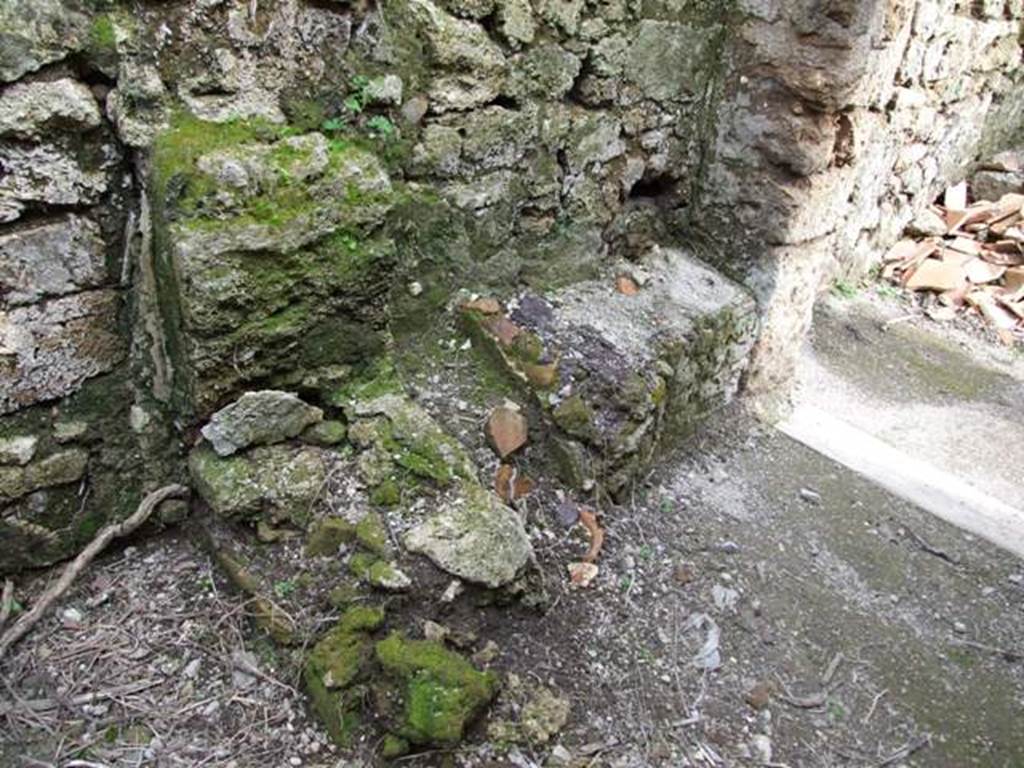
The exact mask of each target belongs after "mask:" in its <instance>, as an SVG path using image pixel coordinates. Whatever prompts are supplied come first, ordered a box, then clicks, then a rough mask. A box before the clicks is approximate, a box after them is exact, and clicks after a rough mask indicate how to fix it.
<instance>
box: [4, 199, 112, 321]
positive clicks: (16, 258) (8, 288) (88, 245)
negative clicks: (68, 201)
mask: <svg viewBox="0 0 1024 768" xmlns="http://www.w3.org/2000/svg"><path fill="white" fill-rule="evenodd" d="M104 251H105V249H104V244H103V240H102V238H101V236H100V231H99V227H98V226H97V225H96V224H95V223H94V222H92V221H91V220H89V219H86V218H83V217H81V216H75V215H68V216H64V217H61V218H58V219H49V220H46V221H45V222H44V223H41V224H35V225H33V226H30V227H24V228H20V229H11V230H7V231H6V232H4V233H3V234H0V284H2V285H3V286H4V293H3V296H2V298H0V306H3V305H4V304H6V305H7V306H8V307H11V306H18V305H22V304H32V303H35V302H37V301H39V300H40V299H43V298H49V297H53V296H63V295H65V294H68V293H75V292H77V291H81V290H83V289H86V288H99V287H101V286H102V284H103V283H104V282H105V281H106V279H107V270H106V264H105V252H104Z"/></svg>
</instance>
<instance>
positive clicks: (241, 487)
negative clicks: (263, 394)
mask: <svg viewBox="0 0 1024 768" xmlns="http://www.w3.org/2000/svg"><path fill="white" fill-rule="evenodd" d="M188 466H189V472H190V474H191V477H192V482H193V484H194V487H195V489H196V491H197V492H198V493H199V495H200V496H202V498H203V500H204V501H205V502H206V503H207V504H209V505H210V509H212V510H213V511H214V512H215V513H216V514H218V515H221V516H223V517H226V518H236V519H240V520H249V521H256V520H259V519H262V520H264V521H266V522H270V523H283V522H287V523H291V524H293V525H297V526H299V527H304V526H305V525H306V523H307V522H308V521H309V517H310V514H311V512H312V508H313V504H314V502H315V501H316V498H317V496H318V495H319V493H320V491H321V490H322V488H323V484H324V480H325V478H326V476H327V470H326V468H325V462H324V459H323V458H322V456H321V453H320V450H319V449H318V448H313V447H310V446H300V447H291V446H289V445H283V444H281V445H271V446H261V447H257V448H253V449H252V450H249V451H246V452H245V453H241V454H238V455H235V456H229V457H226V458H222V457H220V456H217V454H216V453H214V451H213V450H212V449H211V448H209V447H208V446H202V447H200V448H196V449H195V450H193V451H192V453H190V454H189V458H188Z"/></svg>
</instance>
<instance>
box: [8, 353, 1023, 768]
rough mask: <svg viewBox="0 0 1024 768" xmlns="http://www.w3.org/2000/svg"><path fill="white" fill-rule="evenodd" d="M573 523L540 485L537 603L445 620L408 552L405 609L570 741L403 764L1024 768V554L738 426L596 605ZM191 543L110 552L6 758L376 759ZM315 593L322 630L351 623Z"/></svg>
mask: <svg viewBox="0 0 1024 768" xmlns="http://www.w3.org/2000/svg"><path fill="white" fill-rule="evenodd" d="M832 338H839V337H832ZM869 341H870V340H869ZM855 343H856V340H855ZM855 343H853V344H854V348H856V346H855ZM434 375H436V374H434ZM426 381H427V382H428V384H425V385H424V386H423V391H422V392H421V393H420V397H421V401H422V402H424V403H427V404H429V403H430V402H431V399H432V398H433V399H435V400H438V401H443V402H444V404H445V405H446V407H447V408H448V409H449V411H450V413H449V417H450V418H449V419H448V420H447V421H446V423H448V424H459V423H464V424H465V425H466V427H467V429H469V430H476V429H477V426H478V425H479V420H480V417H481V414H482V413H484V412H485V405H484V404H480V403H476V404H474V402H473V401H472V399H471V398H470V399H469V400H468V401H466V402H462V401H460V399H459V398H458V397H456V396H454V395H452V394H451V393H445V392H444V391H443V389H442V388H440V387H435V388H434V390H433V391H432V390H431V388H430V386H429V381H430V378H429V376H428V377H427V379H426ZM435 384H437V381H435ZM467 397H469V396H467ZM471 447H475V448H476V449H478V450H477V453H476V455H477V456H479V457H481V458H482V457H483V452H482V451H480V450H479V448H480V446H479V445H477V446H471ZM554 506H555V501H554V498H553V494H552V489H551V488H546V487H542V488H541V489H540V491H538V492H537V493H535V494H533V495H531V496H530V497H528V499H527V501H526V503H525V504H524V507H523V513H524V514H525V515H526V517H527V522H528V525H529V528H530V530H531V533H532V535H533V537H534V545H535V549H536V551H537V555H538V566H539V573H538V574H535V575H534V576H532V577H531V579H530V583H531V584H532V585H534V587H533V588H534V589H536V590H537V591H538V592H542V593H543V594H544V599H543V600H542V601H540V607H539V608H527V607H524V606H523V605H522V604H521V603H517V602H515V601H502V602H501V603H500V604H499V603H496V602H495V601H494V600H491V599H486V597H485V595H484V594H483V593H482V592H480V591H475V590H467V592H466V593H465V594H463V595H462V596H461V597H459V598H458V599H457V600H456V601H455V602H453V603H445V602H443V601H442V600H441V599H440V595H441V592H442V591H443V589H444V587H445V585H446V584H447V580H446V579H444V578H440V577H439V576H437V575H435V576H434V577H433V580H431V577H429V576H425V575H423V574H421V573H420V571H419V570H418V569H420V568H426V569H428V570H430V569H429V567H427V566H425V565H424V564H423V563H419V564H416V563H411V562H407V561H402V563H401V565H402V566H403V568H407V567H408V568H409V569H410V570H409V573H410V574H411V575H413V576H414V578H416V579H417V580H425V583H427V584H428V585H429V588H430V589H432V590H433V591H434V592H436V593H437V599H436V600H418V601H415V602H414V601H411V600H409V599H407V598H402V597H397V598H394V599H393V602H394V605H395V608H396V610H394V611H392V610H391V607H390V605H389V616H390V615H392V614H395V615H399V616H401V621H402V622H404V624H405V628H406V629H408V630H409V631H410V632H411V633H414V634H415V633H418V632H420V631H421V629H420V628H421V626H422V621H424V620H426V619H430V620H433V621H435V622H438V623H440V624H443V625H445V626H447V627H449V628H451V629H452V630H453V632H456V633H458V634H459V636H460V637H461V638H463V640H462V642H463V645H464V647H465V649H466V652H467V653H470V652H474V651H480V650H482V649H484V648H485V647H486V645H487V643H488V642H489V641H493V642H494V643H496V644H497V646H498V654H497V656H496V657H495V658H494V659H493V660H492V661H490V662H487V663H489V664H490V665H491V666H492V668H494V669H496V670H499V671H501V672H509V671H512V672H515V673H517V674H518V675H520V676H521V677H524V678H526V679H528V680H533V681H536V682H539V683H542V684H544V685H547V686H549V687H551V688H553V689H556V690H558V691H560V692H561V693H562V694H563V695H565V696H566V697H568V699H569V700H570V701H571V705H572V709H571V714H570V718H569V721H568V723H567V725H566V727H565V728H564V729H563V731H562V732H561V733H560V734H559V735H558V736H556V737H555V738H554V739H553V740H552V741H551V742H550V743H549V744H548V745H546V746H545V747H543V748H536V749H528V748H525V747H515V748H512V749H511V750H507V751H503V750H500V749H499V748H498V745H496V744H495V743H493V742H492V741H489V740H488V739H487V737H486V734H485V732H484V730H483V726H481V727H480V728H479V729H478V730H477V731H476V732H474V733H473V734H471V737H470V738H469V740H468V741H467V743H466V744H465V745H464V746H463V747H461V748H460V749H458V750H454V751H435V752H430V753H426V754H421V755H411V756H407V757H405V758H402V759H401V760H400V762H399V763H398V764H399V765H409V766H416V765H422V766H428V765H429V766H433V765H437V766H448V765H452V766H489V767H490V768H498V767H499V766H517V767H518V768H530V767H531V766H541V765H551V766H554V765H563V766H564V765H572V766H578V767H579V768H582V767H583V766H587V767H594V768H597V767H598V766H608V768H613V767H614V768H633V767H636V768H639V767H641V766H666V767H667V766H672V767H676V766H691V765H692V766H755V765H762V766H764V765H768V766H791V768H796V767H797V766H806V767H808V768H828V767H831V766H857V767H858V768H860V767H864V768H867V767H868V766H876V767H881V766H936V767H938V768H945V767H953V766H957V767H959V766H986V767H988V766H996V767H1007V768H1009V767H1019V766H1022V765H1024V727H1022V723H1024V561H1021V560H1020V559H1017V558H1014V557H1012V556H1010V555H1008V554H1006V553H1004V552H1002V551H1001V550H999V549H998V548H996V547H995V546H993V545H991V544H989V543H987V542H985V541H983V540H981V539H978V538H976V537H973V536H971V535H969V534H966V533H964V532H962V531H960V530H959V529H956V528H953V527H952V526H950V525H947V524H945V523H943V522H941V521H939V520H938V519H936V518H934V517H932V516H931V515H928V514H926V513H924V512H922V511H920V510H919V509H918V508H916V507H914V506H912V505H910V504H908V503H906V502H903V501H901V500H899V499H897V498H896V497H894V496H892V495H890V494H889V493H887V492H885V491H884V490H881V489H880V488H879V487H878V486H876V485H874V484H872V483H871V482H869V481H867V480H865V479H863V478H861V477H859V476H858V475H856V474H854V473H852V472H851V471H849V470H847V469H845V468H843V467H841V466H839V465H837V464H835V463H833V462H831V461H830V460H828V459H826V458H824V457H822V456H820V455H819V454H817V453H814V452H813V451H811V450H809V449H807V448H805V447H803V446H802V445H800V444H798V443H796V442H794V441H792V440H791V439H789V438H788V437H786V436H784V435H782V434H781V433H779V432H777V431H775V430H771V429H767V428H765V427H763V426H760V425H758V424H756V423H753V422H751V421H748V420H747V419H746V417H744V416H743V415H742V414H741V413H739V412H737V411H735V410H732V411H728V412H724V413H720V414H718V415H717V416H716V417H715V418H713V419H712V420H711V421H710V422H709V423H708V424H707V425H706V426H705V428H704V429H703V430H702V431H701V433H700V434H699V435H697V436H696V437H695V438H694V439H693V440H692V441H690V442H689V443H688V445H687V446H686V448H685V449H684V450H682V451H680V452H679V453H677V454H676V455H673V456H669V457H666V458H665V459H664V460H663V462H662V463H661V464H660V465H659V466H658V467H657V468H656V470H655V471H654V472H653V473H652V474H651V475H650V477H649V478H648V479H647V481H646V482H645V483H644V484H643V485H641V486H639V487H637V488H636V489H635V491H634V493H633V494H632V498H631V499H630V500H629V503H627V504H624V505H622V506H618V507H608V508H605V509H602V510H601V514H602V521H603V524H604V526H605V528H606V531H607V539H606V543H605V548H604V551H603V553H602V556H601V559H600V561H599V566H600V572H599V574H598V576H597V577H596V579H595V581H594V583H593V585H592V586H591V587H590V588H588V589H572V588H570V587H569V586H568V584H567V579H566V575H565V569H566V565H567V564H568V563H569V562H571V561H573V560H577V559H579V557H580V556H581V555H582V553H583V552H584V551H585V549H586V546H587V543H586V539H585V537H584V535H583V534H582V532H581V530H580V529H579V527H577V528H574V529H572V530H569V531H566V530H565V529H564V528H562V527H561V526H560V525H559V524H558V523H557V521H556V520H555V514H554ZM195 525H196V524H195V521H193V520H187V521H185V522H183V523H182V524H180V525H179V526H178V527H177V528H176V529H174V530H171V531H167V532H165V533H163V534H160V535H158V536H154V537H148V538H140V539H138V540H136V541H133V542H129V543H128V545H127V546H123V545H122V546H120V547H118V548H116V549H113V550H112V551H110V552H108V553H107V554H106V555H105V556H104V557H103V558H102V559H100V560H99V561H97V562H96V563H95V564H94V565H93V567H92V568H91V569H90V570H89V571H88V572H87V574H86V575H85V576H84V577H83V578H82V579H81V580H80V581H79V582H78V583H76V585H75V586H74V587H73V588H72V590H71V591H70V592H69V593H68V594H67V596H66V597H65V598H64V599H63V600H62V601H61V602H60V604H59V605H58V606H57V607H56V609H55V610H54V611H53V612H52V613H51V615H50V616H49V617H47V618H46V619H44V620H43V621H42V622H41V624H40V625H39V626H38V627H37V629H36V630H35V632H34V633H33V635H32V636H31V637H30V638H29V640H28V641H26V642H24V643H22V644H21V645H20V646H18V648H17V649H16V652H14V653H13V654H12V655H11V656H10V657H9V658H8V659H6V660H5V661H4V662H3V665H2V666H0V676H2V680H3V683H2V685H3V689H2V690H0V765H4V766H7V765H10V766H66V767H67V768H73V767H75V766H80V767H81V768H96V766H143V765H147V766H148V765H158V766H237V767H238V768H247V767H248V766H268V767H269V766H289V765H293V766H338V767H339V768H340V767H341V766H360V765H370V764H372V758H371V755H372V753H373V751H374V749H375V747H376V746H377V745H376V744H374V743H370V742H368V741H364V742H361V743H359V744H357V745H355V748H354V749H353V750H351V751H350V752H348V753H344V754H343V753H341V752H339V751H337V750H336V749H335V748H334V747H333V746H332V745H330V744H329V741H328V739H327V737H326V734H325V733H324V732H323V731H322V729H321V728H320V727H319V726H318V725H317V724H316V722H315V721H314V720H313V719H312V718H311V716H310V715H309V714H308V712H307V710H306V707H305V701H304V697H303V694H302V693H301V692H300V690H299V689H298V688H299V680H298V677H297V675H296V668H295V665H294V663H292V661H291V660H290V659H289V658H288V657H287V656H286V655H282V654H281V652H280V651H279V650H275V649H274V646H273V644H272V643H271V642H270V641H269V640H268V639H267V637H266V636H265V635H264V634H263V633H262V632H261V631H260V630H258V629H256V628H255V627H254V626H253V625H252V623H251V622H250V621H249V619H248V618H247V616H246V614H247V612H248V611H249V610H250V609H251V607H252V603H251V600H248V599H247V598H246V596H244V595H239V594H238V593H237V592H235V591H233V590H232V589H231V588H230V587H229V586H228V584H227V583H226V581H225V580H224V578H223V577H222V575H221V573H220V572H219V570H218V569H217V568H216V566H214V565H213V564H212V563H211V560H210V558H209V556H208V554H207V551H206V550H205V549H204V548H203V547H202V546H200V544H199V541H198V536H197V535H196V530H195ZM279 546H280V547H284V548H285V549H282V550H280V551H282V552H287V551H288V550H287V547H288V546H290V545H289V544H288V543H287V542H285V543H282V544H281V545H279ZM283 561H287V558H284V559H283ZM319 576H321V577H322V576H323V574H319ZM54 577H55V573H54V572H45V573H38V574H33V575H30V576H26V577H24V578H22V579H20V580H19V583H18V595H19V597H20V598H21V599H23V600H26V601H28V600H30V599H31V597H32V596H33V595H34V594H38V593H39V592H40V591H41V590H42V589H43V588H44V587H45V585H46V583H47V582H48V581H49V580H50V579H52V578H54ZM271 578H273V579H276V580H275V582H274V583H275V589H277V586H276V585H289V584H292V583H294V582H293V580H291V579H284V578H281V577H280V576H279V575H278V576H272V577H271ZM320 583H323V578H320ZM435 585H436V586H435ZM286 589H288V590H290V589H291V587H284V586H282V587H281V588H280V590H279V591H281V592H284V591H286ZM278 596H279V597H280V598H282V600H285V599H291V598H294V596H293V595H285V594H279V595H278ZM311 603H315V604H316V606H317V608H316V610H311V612H310V614H309V615H308V616H305V617H304V620H305V625H304V626H306V627H307V628H310V627H312V628H314V629H315V628H316V627H318V626H320V625H322V624H325V623H327V622H330V621H331V620H332V619H333V618H334V616H336V612H335V613H333V614H332V610H331V608H330V606H329V604H327V603H326V602H324V601H323V600H320V599H319V598H318V599H317V600H315V601H311Z"/></svg>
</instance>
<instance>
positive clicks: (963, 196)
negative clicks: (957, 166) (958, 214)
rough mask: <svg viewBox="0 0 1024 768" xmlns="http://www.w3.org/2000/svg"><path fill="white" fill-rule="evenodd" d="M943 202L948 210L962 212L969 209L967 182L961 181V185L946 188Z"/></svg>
mask: <svg viewBox="0 0 1024 768" xmlns="http://www.w3.org/2000/svg"><path fill="white" fill-rule="evenodd" d="M942 202H943V204H944V205H945V206H946V208H947V209H952V210H957V211H962V210H964V209H965V208H967V182H966V181H961V182H960V183H959V184H954V185H953V186H951V187H946V191H945V193H944V194H943V195H942Z"/></svg>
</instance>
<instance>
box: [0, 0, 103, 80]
mask: <svg viewBox="0 0 1024 768" xmlns="http://www.w3.org/2000/svg"><path fill="white" fill-rule="evenodd" d="M88 32H89V18H88V17H87V16H86V15H85V14H84V13H81V12H80V11H77V10H74V9H73V8H71V7H69V4H68V3H66V2H64V0H4V2H3V3H2V4H0V82H11V81H13V80H17V79H18V78H20V77H22V76H23V75H26V74H28V73H29V72H35V71H36V70H38V69H40V68H41V67H43V66H45V65H46V64H50V63H52V62H55V61H60V60H61V59H63V58H64V57H65V56H67V54H68V53H69V52H71V51H73V50H76V49H77V48H79V47H80V46H82V45H83V44H84V43H85V41H86V38H87V36H88Z"/></svg>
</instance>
